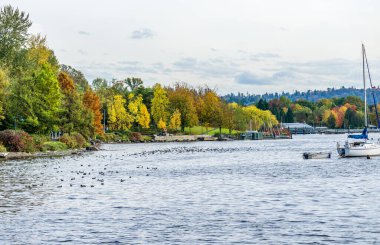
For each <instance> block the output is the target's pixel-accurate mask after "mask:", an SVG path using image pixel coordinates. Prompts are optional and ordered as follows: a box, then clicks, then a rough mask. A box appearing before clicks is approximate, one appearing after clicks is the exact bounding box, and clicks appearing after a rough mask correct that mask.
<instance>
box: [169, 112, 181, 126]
mask: <svg viewBox="0 0 380 245" xmlns="http://www.w3.org/2000/svg"><path fill="white" fill-rule="evenodd" d="M179 127H181V112H179V110H178V109H176V110H175V111H174V113H173V115H172V116H171V118H170V123H169V129H171V130H173V131H175V130H177V129H178V128H179Z"/></svg>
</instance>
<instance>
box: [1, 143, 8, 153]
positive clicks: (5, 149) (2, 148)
mask: <svg viewBox="0 0 380 245" xmlns="http://www.w3.org/2000/svg"><path fill="white" fill-rule="evenodd" d="M0 152H7V148H5V146H3V145H1V144H0Z"/></svg>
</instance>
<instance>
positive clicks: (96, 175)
mask: <svg viewBox="0 0 380 245" xmlns="http://www.w3.org/2000/svg"><path fill="white" fill-rule="evenodd" d="M343 139H344V135H338V136H337V135H332V136H320V135H312V136H310V135H308V136H296V137H295V139H293V140H277V141H234V142H195V143H157V144H129V145H104V146H103V148H104V150H103V151H99V152H94V153H88V154H85V155H83V156H69V157H62V158H53V159H50V158H45V159H33V160H23V161H9V162H0V244H61V243H63V242H68V243H70V244H71V243H72V244H99V243H111V244H114V243H120V244H234V243H237V244H296V243H299V244H312V243H317V244H329V243H333V244H337V243H345V244H348V243H360V244H374V243H375V244H376V243H380V157H379V158H372V159H370V160H367V159H364V158H361V159H360V158H357V159H340V158H338V157H337V154H336V152H335V145H336V141H337V140H343ZM321 150H324V151H325V150H327V151H329V150H331V151H332V152H333V158H332V159H324V160H303V159H302V153H303V152H304V151H321Z"/></svg>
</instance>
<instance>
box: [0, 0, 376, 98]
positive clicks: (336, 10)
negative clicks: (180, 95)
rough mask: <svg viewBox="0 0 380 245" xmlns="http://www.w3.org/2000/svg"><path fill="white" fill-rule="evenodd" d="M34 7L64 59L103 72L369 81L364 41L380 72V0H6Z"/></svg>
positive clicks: (280, 82)
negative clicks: (364, 77) (365, 78)
mask: <svg viewBox="0 0 380 245" xmlns="http://www.w3.org/2000/svg"><path fill="white" fill-rule="evenodd" d="M0 3H1V5H4V4H11V5H12V6H15V7H19V9H21V10H23V11H25V12H28V13H29V14H30V18H31V20H32V21H33V27H32V28H31V31H32V32H34V33H37V32H39V33H42V34H44V35H46V36H47V39H48V44H49V46H50V48H52V49H53V50H54V51H55V53H56V55H57V57H58V59H59V61H60V62H61V63H63V64H67V65H71V66H73V67H75V68H77V69H79V70H81V71H82V72H83V73H84V74H85V75H86V77H87V79H88V80H89V81H90V82H91V81H92V80H93V79H94V78H96V77H102V78H106V79H112V78H116V79H123V78H126V77H131V76H135V77H140V78H142V79H143V80H144V82H145V84H146V85H149V86H150V85H153V84H154V83H156V82H160V83H163V84H172V83H174V82H177V81H184V82H187V83H189V84H191V85H202V84H207V85H208V86H209V87H212V88H217V89H218V93H219V94H225V93H229V92H237V91H240V92H250V93H265V92H281V91H289V92H292V91H294V90H295V89H297V90H301V91H305V90H308V89H325V88H327V87H340V86H343V85H344V86H354V87H361V86H362V83H361V43H362V42H364V43H365V45H366V49H367V55H368V58H369V63H370V66H371V71H372V73H373V74H372V75H373V78H374V80H375V84H376V85H379V82H377V81H380V69H379V68H380V28H379V25H380V15H379V14H378V12H379V10H380V1H375V0H362V1H359V0H356V1H354V0H315V1H312V0H256V1H255V0H246V1H245V0H229V1H227V0H191V1H190V0H171V1H170V0H160V1H157V0H150V1H148V0H136V1H129V0H107V1H94V0H75V1H74V0H65V1H63V0H54V1H52V0H33V1H25V0H23V1H9V0H0Z"/></svg>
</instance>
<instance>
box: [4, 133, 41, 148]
mask: <svg viewBox="0 0 380 245" xmlns="http://www.w3.org/2000/svg"><path fill="white" fill-rule="evenodd" d="M0 143H1V144H2V145H4V146H5V148H7V150H8V151H14V152H34V151H35V144H34V139H33V138H32V136H30V135H29V134H28V133H26V132H24V131H15V130H4V131H1V132H0Z"/></svg>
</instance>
